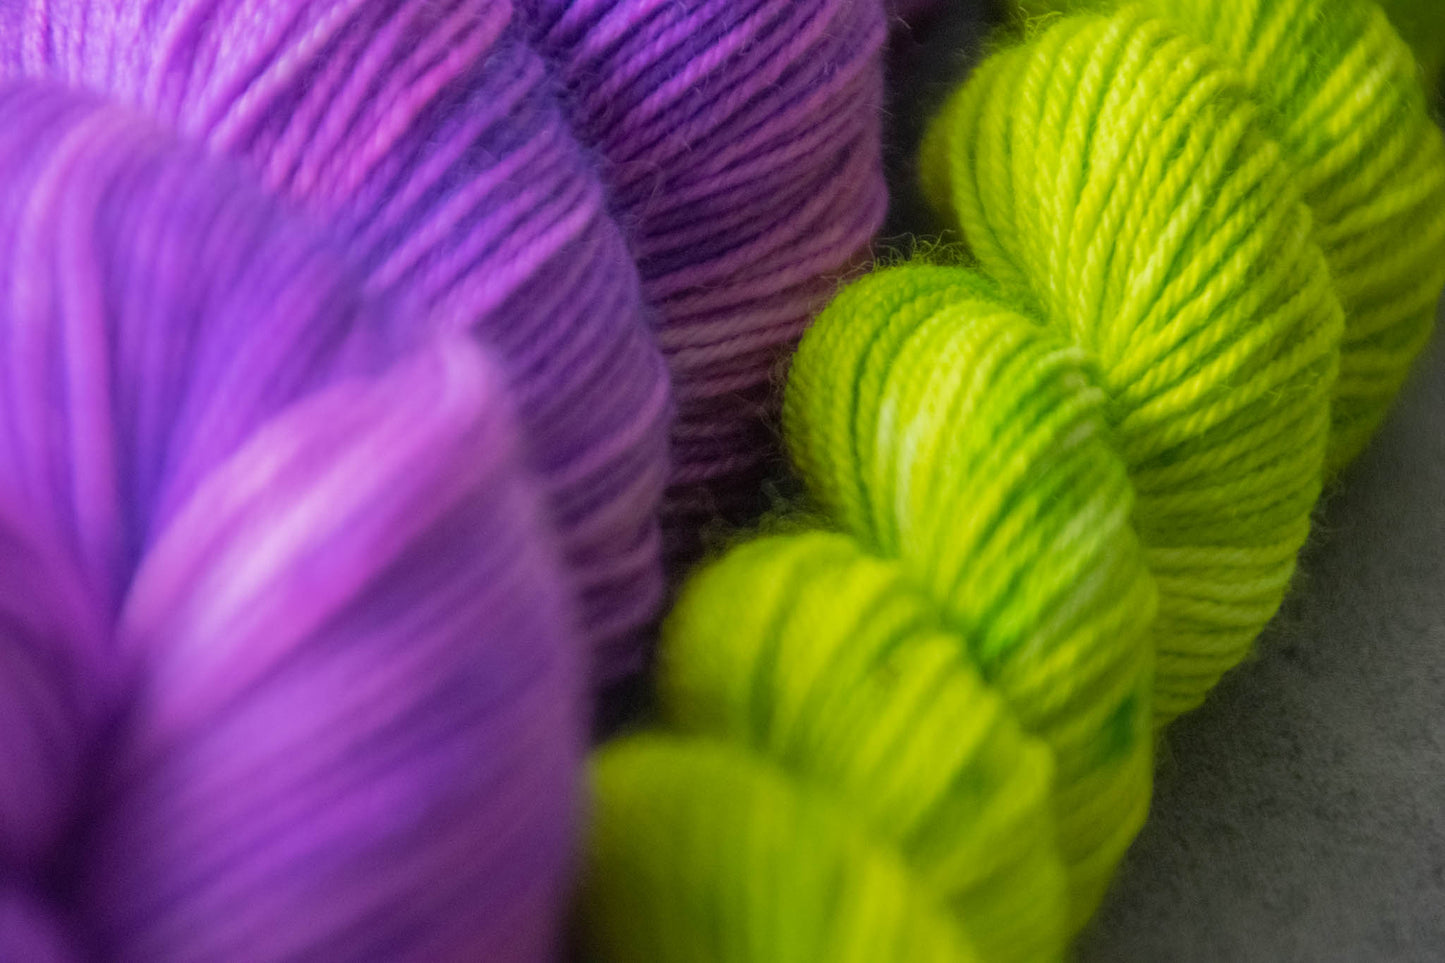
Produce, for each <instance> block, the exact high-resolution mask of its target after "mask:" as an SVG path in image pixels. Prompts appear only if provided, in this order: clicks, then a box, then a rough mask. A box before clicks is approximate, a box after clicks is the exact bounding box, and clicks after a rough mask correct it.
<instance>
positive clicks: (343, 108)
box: [0, 0, 884, 681]
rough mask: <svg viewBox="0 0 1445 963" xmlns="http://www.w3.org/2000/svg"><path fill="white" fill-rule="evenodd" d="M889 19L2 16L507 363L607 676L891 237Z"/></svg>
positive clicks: (485, 10) (381, 13) (146, 10)
mask: <svg viewBox="0 0 1445 963" xmlns="http://www.w3.org/2000/svg"><path fill="white" fill-rule="evenodd" d="M883 19H884V18H883V13H882V6H881V3H880V0H806V2H799V3H776V2H772V0H750V2H739V0H685V2H677V0H567V2H560V0H515V2H513V0H259V2H258V0H203V2H193V0H137V2H131V3H124V4H117V3H115V2H113V0H34V2H15V3H4V4H0V70H3V72H4V73H6V74H8V75H10V76H12V77H16V76H21V77H32V78H48V79H52V80H56V81H59V82H63V83H66V84H69V85H72V86H75V87H79V88H84V89H89V90H93V91H96V92H98V93H100V94H102V95H103V96H105V97H106V98H109V99H113V100H115V101H117V102H119V103H123V104H128V105H131V106H134V107H136V108H138V109H140V110H141V111H142V112H144V113H147V114H149V115H150V116H152V117H155V118H156V119H157V120H159V121H161V122H162V123H164V124H166V125H169V126H171V127H173V128H174V129H176V130H177V131H180V132H182V133H183V134H184V135H185V136H187V137H189V138H191V139H193V140H195V141H196V142H198V143H200V144H203V145H205V146H206V147H207V148H208V149H209V150H211V151H212V152H214V153H218V154H222V155H226V156H230V157H234V158H238V159H240V160H242V161H243V162H244V163H245V164H246V165H247V166H249V167H250V168H251V170H252V171H253V172H255V173H256V174H257V175H258V176H259V177H260V178H261V180H262V181H263V182H264V183H265V184H266V186H267V187H268V188H269V189H270V190H271V191H272V192H274V193H275V194H277V195H278V196H281V197H284V198H286V199H288V200H290V201H292V202H294V203H296V204H298V205H299V206H301V207H303V208H304V209H306V210H307V211H309V212H311V213H312V214H313V215H315V216H317V217H318V219H320V220H322V221H324V222H326V223H327V224H328V225H331V226H332V227H334V228H335V229H336V231H337V233H338V234H339V235H341V236H344V237H346V238H348V240H349V243H350V248H351V250H350V252H349V253H350V255H351V256H352V257H353V258H354V259H355V260H356V261H357V262H358V263H359V264H360V265H361V267H362V269H363V273H364V278H365V282H364V283H365V284H366V287H367V290H368V291H371V292H376V293H379V294H389V293H392V292H404V293H406V294H407V296H408V297H409V298H411V299H412V301H413V303H415V304H416V305H417V306H418V311H417V317H416V323H417V324H418V325H419V326H423V327H426V328H428V329H430V330H440V331H454V332H455V331H463V332H468V333H470V334H473V335H475V336H476V337H477V338H479V339H480V340H481V341H483V342H485V343H486V344H487V345H488V346H490V347H491V348H492V349H493V351H494V353H495V354H496V356H497V357H498V359H499V361H500V362H501V364H502V365H503V371H504V373H505V374H506V375H507V377H508V379H509V381H510V382H511V385H512V390H513V392H514V394H515V396H516V398H517V402H518V409H519V414H520V417H521V419H522V427H523V436H522V443H523V445H524V446H525V449H526V453H527V457H528V460H529V463H530V464H531V465H532V466H533V467H534V469H535V470H536V472H537V473H538V475H539V477H540V478H541V481H542V483H543V484H544V485H545V487H546V489H547V494H548V507H549V510H550V511H551V512H552V514H553V515H554V516H555V517H556V519H557V523H558V529H559V531H560V533H561V535H562V538H563V546H564V550H565V553H566V556H567V558H568V560H569V562H570V568H571V572H572V576H573V582H574V585H575V591H576V592H577V594H578V596H579V598H580V599H581V618H582V624H583V625H584V626H585V632H586V634H587V635H588V636H589V639H590V642H591V644H592V646H593V648H594V649H595V650H596V655H595V662H596V665H597V669H596V673H597V676H598V678H599V681H606V680H608V679H611V678H613V677H615V676H618V675H621V674H625V673H627V672H628V671H631V670H632V669H634V668H636V667H637V666H638V664H639V662H640V659H641V655H642V653H641V651H640V647H639V644H638V633H637V631H636V630H637V629H638V628H639V627H640V626H642V625H644V624H645V623H647V622H649V621H650V620H651V619H652V618H653V617H654V615H655V614H656V610H657V607H658V604H659V602H660V599H661V597H662V591H663V577H662V570H661V564H660V546H661V536H660V527H659V520H658V512H659V509H660V507H661V506H662V496H663V491H664V488H665V486H666V485H667V483H668V480H669V477H670V478H671V479H672V480H673V482H674V483H675V484H676V486H677V487H676V489H675V490H676V494H675V495H674V497H673V498H672V499H671V503H672V504H674V505H675V506H676V505H682V504H684V503H686V504H688V505H691V506H692V508H693V509H700V510H706V508H707V506H709V505H712V504H714V500H713V499H711V498H710V497H709V496H708V495H707V494H706V493H707V492H710V491H712V490H713V489H710V488H705V489H699V488H697V487H696V485H697V484H700V483H704V482H708V481H711V480H714V479H718V478H721V477H723V476H729V475H734V474H737V473H739V472H743V471H744V470H745V469H747V468H748V466H750V465H753V464H755V463H756V462H757V461H758V460H760V459H761V458H762V457H764V452H765V449H766V447H767V446H766V445H764V444H760V443H759V439H760V436H761V437H765V433H762V432H761V429H760V423H761V420H762V418H763V414H764V412H765V410H766V408H767V398H768V390H767V388H768V381H769V377H770V374H771V371H772V368H773V366H774V362H775V361H776V360H777V357H778V355H779V353H780V352H781V351H782V350H784V349H785V348H789V347H791V346H792V344H793V343H794V342H795V340H796V338H797V337H798V335H799V334H800V333H801V330H802V327H803V324H804V321H805V319H806V318H807V317H808V316H809V315H810V314H811V313H812V312H813V311H814V310H815V309H816V308H817V307H818V306H819V305H820V304H821V303H822V301H823V300H824V299H825V298H826V296H827V295H828V294H829V293H831V290H832V286H833V284H834V282H833V281H832V280H831V278H832V277H833V276H835V275H836V274H838V273H839V272H841V271H843V270H844V269H845V268H846V266H847V265H848V263H849V262H850V259H852V258H853V257H854V255H855V254H856V253H857V252H858V251H859V250H860V249H861V248H862V247H863V246H864V245H865V244H866V243H867V240H868V238H869V237H870V236H871V234H872V232H873V230H874V229H875V228H876V226H877V225H878V224H879V223H880V221H881V219H882V215H883V206H884V191H883V186H882V180H881V172H880V171H881V167H880V161H879V150H880V148H879V135H878V116H877V114H878V103H879V86H880V83H881V80H880V73H881V68H880V64H879V59H880V47H881V44H882V40H883V32H884V25H883ZM669 366H670V370H671V374H670V375H669ZM670 389H675V391H670ZM671 393H675V396H676V400H675V401H674V400H672V399H671V397H670V394H671ZM674 415H675V416H676V417H673V416H674ZM669 435H671V439H672V440H671V442H669ZM669 451H671V455H669ZM673 514H674V517H676V518H678V519H680V520H679V521H677V522H676V523H675V525H674V528H678V529H680V528H681V526H683V525H684V524H687V522H686V520H685V519H683V516H685V515H687V514H688V513H687V512H682V513H681V514H679V513H677V512H674V513H673ZM693 514H694V515H695V514H696V512H693ZM689 517H691V516H689ZM684 534H685V533H683V532H680V531H679V533H678V538H679V540H680V541H685V538H684V537H683V536H684Z"/></svg>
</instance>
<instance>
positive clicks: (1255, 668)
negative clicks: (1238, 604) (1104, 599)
mask: <svg viewBox="0 0 1445 963" xmlns="http://www.w3.org/2000/svg"><path fill="white" fill-rule="evenodd" d="M1442 342H1445V339H1442V338H1439V337H1437V339H1436V343H1435V345H1434V347H1433V349H1432V350H1431V351H1430V353H1429V354H1428V355H1427V356H1426V357H1425V358H1424V359H1422V361H1421V363H1420V365H1419V366H1418V367H1417V369H1416V372H1415V377H1414V379H1413V380H1412V382H1411V384H1410V385H1409V386H1408V387H1407V389H1406V391H1405V393H1404V395H1403V396H1402V398H1401V400H1400V404H1399V406H1398V407H1397V408H1396V410H1395V412H1394V413H1393V415H1392V417H1391V418H1390V420H1389V422H1388V423H1387V424H1386V426H1385V428H1384V429H1383V431H1382V432H1381V433H1380V435H1379V436H1378V437H1377V438H1376V439H1375V442H1374V444H1373V445H1372V447H1371V448H1370V449H1369V450H1368V451H1367V452H1366V453H1365V454H1364V456H1362V458H1361V459H1360V460H1359V461H1358V462H1357V463H1356V464H1355V465H1354V466H1353V468H1352V469H1351V470H1350V471H1348V472H1347V473H1346V474H1345V476H1344V477H1343V478H1341V479H1340V481H1339V483H1338V485H1337V487H1336V491H1335V492H1334V493H1333V494H1332V495H1331V497H1329V498H1328V500H1327V501H1326V502H1325V504H1324V506H1323V507H1322V509H1321V511H1320V512H1319V514H1318V516H1317V518H1318V520H1317V523H1316V528H1315V534H1314V536H1313V538H1312V540H1311V544H1310V546H1309V548H1308V549H1307V551H1306V553H1305V555H1304V557H1303V559H1302V560H1301V563H1300V574H1299V575H1298V576H1297V577H1296V580H1295V585H1294V587H1293V590H1292V592H1291V596H1290V600H1289V602H1288V603H1287V605H1286V607H1285V610H1284V611H1283V612H1281V614H1280V616H1279V618H1277V619H1276V621H1275V624H1274V625H1273V626H1271V628H1270V630H1269V631H1268V632H1267V633H1266V635H1265V637H1264V638H1263V639H1262V640H1261V641H1260V643H1259V646H1258V650H1257V654H1256V657H1255V658H1254V659H1253V660H1252V661H1251V662H1249V663H1246V664H1245V665H1244V666H1242V667H1240V668H1239V669H1237V670H1236V671H1235V672H1234V673H1233V674H1232V675H1230V676H1229V677H1227V678H1226V679H1225V680H1224V682H1223V683H1221V685H1220V686H1219V687H1218V689H1216V690H1215V692H1214V693H1213V695H1212V696H1211V698H1210V699H1209V701H1208V702H1207V703H1206V704H1205V705H1204V707H1203V708H1201V709H1200V710H1198V711H1197V712H1195V713H1193V714H1192V715H1189V716H1186V717H1185V718H1183V719H1181V720H1180V721H1178V722H1177V723H1176V724H1175V725H1174V726H1173V727H1172V728H1171V729H1170V730H1169V732H1168V733H1167V735H1166V739H1165V744H1164V746H1163V747H1161V758H1160V763H1159V773H1158V777H1157V779H1158V782H1157V786H1156V795H1155V800H1154V808H1153V812H1152V814H1151V816H1150V820H1149V823H1148V825H1147V826H1146V828H1145V830H1144V832H1143V834H1142V835H1141V836H1140V838H1139V840H1138V841H1137V842H1136V843H1135V845H1134V848H1133V850H1132V851H1131V853H1130V857H1129V859H1128V862H1127V863H1126V864H1125V866H1124V869H1123V871H1122V873H1121V875H1120V877H1119V879H1118V881H1117V882H1116V884H1115V887H1114V889H1113V891H1112V893H1111V895H1110V898H1109V900H1108V902H1107V903H1106V905H1105V909H1104V911H1103V913H1102V914H1101V915H1100V917H1099V918H1098V920H1097V921H1096V922H1095V926H1094V928H1093V930H1092V932H1090V933H1089V934H1088V936H1087V937H1086V938H1085V940H1084V941H1083V944H1082V946H1081V952H1080V957H1081V959H1083V960H1086V961H1101V963H1102V961H1135V960H1140V961H1142V960H1150V961H1153V960H1179V961H1211V963H1213V961H1221V960H1261V961H1264V960H1269V961H1292V960H1309V961H1320V963H1324V961H1357V960H1365V961H1368V960H1410V961H1414V960H1420V961H1427V960H1428V961H1438V960H1445V343H1442Z"/></svg>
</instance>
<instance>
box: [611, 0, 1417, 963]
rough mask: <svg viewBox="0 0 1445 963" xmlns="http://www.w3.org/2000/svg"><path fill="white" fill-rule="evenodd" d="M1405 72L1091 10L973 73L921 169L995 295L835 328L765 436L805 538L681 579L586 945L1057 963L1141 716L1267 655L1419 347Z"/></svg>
mask: <svg viewBox="0 0 1445 963" xmlns="http://www.w3.org/2000/svg"><path fill="white" fill-rule="evenodd" d="M1418 76H1419V75H1418V72H1417V69H1416V64H1415V63H1414V60H1413V58H1412V57H1411V54H1410V51H1409V49H1408V47H1407V46H1406V44H1405V43H1404V41H1403V40H1401V38H1400V37H1399V36H1398V35H1397V34H1396V33H1395V32H1394V30H1393V29H1392V27H1391V25H1390V23H1389V21H1388V19H1387V18H1386V16H1385V14H1384V12H1383V11H1382V10H1381V9H1380V8H1379V7H1378V6H1375V5H1374V4H1372V3H1368V2H1364V0H1360V2H1356V0H1310V2H1301V0H1258V2H1240V3H1234V2H1224V0H1216V2H1208V0H1185V2H1170V3H1165V2H1163V0H1160V2H1159V3H1157V4H1150V3H1143V4H1130V5H1126V6H1122V7H1118V8H1112V7H1111V8H1108V9H1105V10H1103V11H1101V12H1095V13H1088V14H1080V15H1074V16H1067V17H1061V18H1054V19H1053V20H1052V21H1050V22H1049V23H1048V24H1046V25H1041V26H1040V28H1039V29H1038V30H1037V31H1036V32H1035V34H1034V35H1033V36H1032V37H1031V38H1030V39H1029V40H1028V42H1027V43H1025V44H1024V45H1022V46H1018V47H1014V48H1012V49H1007V50H1004V51H1002V52H1000V53H998V54H996V55H995V56H993V57H992V58H990V59H989V60H988V61H987V62H985V64H984V65H983V66H982V67H981V68H980V69H979V70H978V71H977V72H976V74H975V76H974V77H973V78H972V79H971V80H970V81H969V82H968V83H967V84H966V85H965V86H964V87H963V88H962V89H961V90H960V91H959V92H958V93H957V95H956V96H955V97H954V98H953V100H952V101H951V102H950V103H949V104H948V105H947V106H946V107H945V109H944V110H943V111H942V113H941V114H940V116H939V117H938V118H937V120H936V122H935V124H934V126H933V127H932V129H931V131H930V133H929V135H928V137H927V140H926V143H925V145H924V151H923V163H922V170H923V174H924V178H925V182H926V183H925V186H926V188H927V191H928V193H929V194H930V195H931V197H932V198H933V199H934V200H935V202H936V203H938V204H939V205H940V207H941V208H942V209H943V210H944V211H945V212H946V213H947V214H948V215H949V216H950V217H952V218H953V219H954V220H955V222H956V223H957V225H958V226H959V227H960V229H961V231H962V234H963V236H964V238H965V239H966V241H967V242H968V244H969V246H970V248H971V249H972V251H973V253H974V255H975V257H976V258H977V267H967V266H935V265H926V264H914V265H906V266H901V267H897V268H893V269H889V270H884V271H881V272H879V273H877V274H874V275H872V276H870V277H868V278H865V279H864V280H862V281H860V282H858V283H856V284H854V285H852V286H851V287H849V288H848V289H846V290H845V291H844V292H843V293H842V294H841V295H840V296H839V297H838V298H837V299H836V300H835V301H834V302H833V303H832V305H830V306H829V308H828V309H827V310H825V311H824V312H823V314H822V315H821V317H820V318H819V319H818V321H817V324H816V325H815V326H814V327H813V328H812V330H810V331H809V333H808V334H807V336H806V337H805V338H804V339H803V343H802V346H801V347H800V349H799V352H798V355H797V357H796V359H795V360H794V363H793V367H792V371H791V374H790V377H789V383H788V389H787V397H786V402H785V417H784V425H785V430H786V438H787V443H788V447H789V451H790V453H791V455H792V457H793V460H794V462H795V464H796V466H797V468H798V471H799V473H800V474H801V476H802V478H803V480H804V481H805V483H806V485H807V489H808V492H809V494H810V496H811V501H812V503H813V513H814V514H813V515H811V516H804V517H803V518H800V519H798V520H796V521H794V522H793V523H792V524H791V527H792V529H793V530H791V531H789V530H786V528H785V529H784V530H782V531H779V532H777V533H775V534H772V535H769V536H767V537H764V538H760V539H756V540H753V541H750V542H746V543H744V544H742V545H740V546H738V547H736V548H734V549H733V550H732V551H730V552H728V553H726V554H725V555H724V556H723V557H722V558H721V559H719V560H717V561H716V562H714V563H712V564H711V565H709V566H708V567H706V568H705V569H704V570H703V571H702V572H701V573H700V574H699V575H698V576H697V577H696V578H695V579H694V580H693V581H692V582H691V583H690V584H689V585H688V586H687V587H686V589H685V591H684V592H683V595H682V597H681V599H680V601H679V604H678V607H677V609H676V610H675V612H674V613H673V614H672V616H671V618H670V620H669V622H668V624H667V627H666V631H665V643H664V648H663V652H662V659H661V681H660V686H659V688H660V703H661V715H662V718H663V720H664V723H665V728H664V729H663V730H662V731H658V732H653V733H648V734H645V735H639V736H634V737H631V738H627V739H623V740H620V741H618V742H616V743H615V744H613V745H611V746H609V747H607V748H605V749H604V750H603V751H602V752H601V754H600V755H599V757H598V758H597V760H596V762H595V764H594V766H595V775H594V779H595V785H596V787H597V793H598V796H597V801H596V807H597V816H596V821H595V825H594V829H593V837H592V842H591V844H590V849H589V856H590V865H589V876H588V886H587V890H586V892H585V894H584V907H585V909H584V917H585V919H586V921H587V932H588V933H589V934H590V939H591V945H592V947H593V949H594V950H595V952H596V954H597V956H598V957H600V958H602V959H615V960H629V959H639V958H648V959H664V960H689V961H693V960H696V961H704V960H705V961H762V960H773V959H800V960H801V959H808V958H817V957H809V956H808V955H807V953H808V952H809V948H811V947H815V946H830V947H831V946H833V945H835V944H837V945H843V944H848V945H858V946H865V947H867V951H866V952H862V953H860V955H859V957H858V958H859V959H871V960H908V959H913V958H915V957H919V956H922V957H924V958H939V959H968V958H969V954H970V953H976V954H977V956H978V958H981V959H987V960H1057V959H1060V958H1062V957H1063V956H1064V954H1065V952H1066V949H1067V944H1068V941H1069V940H1070V939H1071V938H1072V936H1073V935H1074V934H1075V933H1077V932H1078V930H1079V928H1080V927H1081V926H1082V925H1083V923H1084V922H1085V921H1086V920H1087V918H1088V917H1089V916H1090V914H1091V913H1092V912H1093V910H1094V909H1095V907H1096V906H1097V905H1098V902H1099V900H1100V899H1101V897H1102V894H1103V893H1104V890H1105V888H1106V886H1107V884H1108V881H1109V879H1110V877H1111V875H1112V873H1113V871H1114V868H1115V867H1116V865H1117V863H1118V861H1119V859H1120V857H1121V856H1122V854H1123V852H1124V850H1125V849H1126V847H1127V846H1128V844H1129V842H1130V840H1131V839H1132V838H1133V836H1134V835H1135V833H1136V831H1137V830H1138V828H1139V826H1140V825H1141V823H1142V821H1143V819H1144V816H1145V813H1146V809H1147V805H1148V797H1149V790H1150V772H1151V767H1152V752H1151V750H1152V745H1153V739H1154V732H1155V729H1156V727H1157V726H1159V725H1162V724H1164V723H1166V722H1168V721H1169V720H1170V719H1172V718H1174V717H1175V716H1177V715H1178V714H1179V713H1181V712H1183V711H1186V710H1188V709H1189V708H1191V707H1193V706H1195V705H1197V704H1198V703H1199V702H1200V701H1201V700H1202V699H1203V698H1204V697H1205V695H1206V694H1207V693H1208V691H1209V689H1210V688H1211V687H1212V686H1213V685H1214V683H1215V682H1216V681H1217V680H1218V679H1219V677H1220V676H1221V674H1222V673H1224V672H1225V671H1227V670H1228V669H1229V668H1231V667H1232V666H1234V665H1235V664H1237V663H1238V662H1239V661H1240V660H1241V659H1243V658H1244V657H1245V655H1246V654H1247V652H1248V650H1249V647H1250V645H1251V643H1252V642H1253V640H1254V639H1255V637H1256V636H1257V634H1258V633H1259V631H1260V630H1261V628H1262V627H1263V626H1264V625H1265V624H1266V623H1267V622H1268V620H1269V619H1270V618H1271V617H1272V616H1273V614H1274V613H1275V611H1276V609H1277V608H1278V606H1279V603H1280V601H1281V599H1282V597H1283V594H1284V592H1285V590H1286V588H1287V585H1288V583H1289V580H1290V578H1291V575H1292V572H1293V570H1294V565H1295V556H1296V553H1297V551H1298V550H1299V548H1300V546H1301V545H1302V543H1303V542H1304V540H1305V538H1306V536H1307V533H1308V530H1309V520H1310V513H1311V510H1312V509H1313V507H1314V504H1315V501H1316V499H1317V497H1318V495H1319V493H1320V491H1321V488H1322V485H1323V482H1324V479H1325V478H1326V477H1327V474H1328V473H1329V472H1330V471H1333V470H1336V469H1338V467H1339V466H1340V465H1342V464H1344V463H1345V461H1347V460H1348V459H1349V457H1350V456H1351V455H1353V454H1354V453H1355V452H1356V451H1358V450H1359V448H1360V446H1361V445H1362V444H1363V443H1364V441H1365V438H1366V437H1367V436H1368V433H1369V431H1370V430H1371V429H1372V428H1373V426H1374V425H1375V424H1376V423H1377V422H1378V421H1379V419H1380V417H1381V416H1382V414H1383V411H1384V409H1385V407H1386V405H1387V403H1388V401H1389V398H1390V396H1391V394H1392V392H1393V390H1394V388H1395V387H1396V386H1397V385H1398V384H1399V383H1400V381H1401V380H1402V379H1403V378H1404V376H1405V372H1406V369H1407V367H1408V365H1409V363H1410V360H1411V358H1412V357H1413V354H1414V352H1415V351H1416V350H1417V349H1418V348H1419V346H1420V345H1421V344H1422V342H1423V340H1424V338H1425V336H1426V334H1427V332H1428V320H1427V319H1428V309H1429V308H1430V306H1432V305H1434V304H1435V303H1436V301H1437V300H1438V298H1439V295H1440V292H1441V288H1442V287H1445V142H1442V138H1441V135H1440V133H1439V131H1438V130H1437V129H1436V128H1435V127H1434V126H1433V125H1432V123H1431V121H1430V119H1429V116H1428V112H1427V109H1426V100H1425V95H1424V92H1423V90H1422V88H1421V86H1420V84H1419V80H1418ZM705 783H706V784H705ZM635 787H645V791H643V790H641V789H637V788H635ZM781 798H786V800H787V802H786V803H785V804H783V803H779V802H778V800H779V799H781ZM779 840H787V841H788V842H787V844H782V843H779V842H778V841H779ZM798 864H802V866H801V867H800V866H799V865H798ZM900 864H901V865H902V867H903V869H904V877H903V878H902V879H899V878H898V877H897V876H896V875H895V871H896V869H897V867H898V866H899V865H900ZM809 867H811V871H809V869H808V868H809ZM758 878H768V879H786V880H788V881H789V884H788V886H787V887H786V888H778V889H774V888H771V887H770V886H763V885H760V884H755V883H754V882H753V881H754V880H756V879H758ZM857 887H866V888H868V889H869V890H870V893H871V897H870V900H869V905H871V906H876V907H878V910H877V911H876V912H871V913H870V912H869V911H868V910H856V911H855V910H854V905H855V903H854V899H853V896H852V893H853V891H854V889H855V888H857ZM780 902H781V903H784V904H785V905H783V906H779V905H777V904H778V903H780ZM898 907H902V909H899V908H898ZM940 907H941V908H942V912H944V913H945V914H946V917H947V920H948V921H949V923H950V924H951V926H950V927H944V928H940V927H939V926H938V925H937V921H938V915H939V912H940ZM920 933H927V934H929V935H928V946H927V947H926V948H924V949H919V948H918V946H917V945H916V944H917V940H918V934H920ZM684 934H687V935H688V938H684ZM839 958H849V957H847V956H846V954H844V955H842V956H840V957H839Z"/></svg>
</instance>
